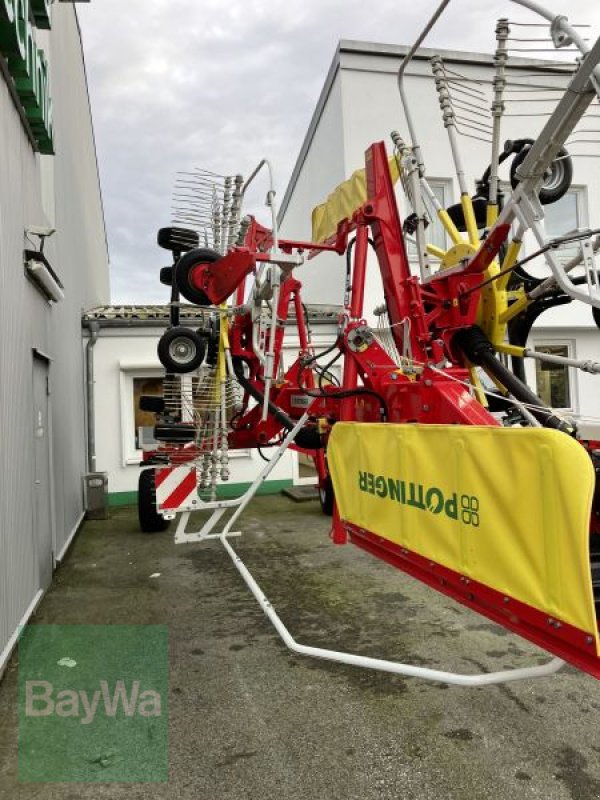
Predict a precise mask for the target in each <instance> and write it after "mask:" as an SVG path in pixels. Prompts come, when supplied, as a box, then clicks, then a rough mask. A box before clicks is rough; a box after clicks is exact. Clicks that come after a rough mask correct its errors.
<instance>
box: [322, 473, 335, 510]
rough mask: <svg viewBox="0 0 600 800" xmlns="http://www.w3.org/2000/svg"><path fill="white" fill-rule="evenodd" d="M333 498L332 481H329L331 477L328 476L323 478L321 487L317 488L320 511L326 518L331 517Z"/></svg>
mask: <svg viewBox="0 0 600 800" xmlns="http://www.w3.org/2000/svg"><path fill="white" fill-rule="evenodd" d="M334 497H335V495H334V493H333V481H332V480H331V475H328V476H327V477H326V478H325V482H324V483H323V486H319V503H321V511H322V512H323V513H324V514H325V515H326V516H328V517H331V516H332V514H333V501H334Z"/></svg>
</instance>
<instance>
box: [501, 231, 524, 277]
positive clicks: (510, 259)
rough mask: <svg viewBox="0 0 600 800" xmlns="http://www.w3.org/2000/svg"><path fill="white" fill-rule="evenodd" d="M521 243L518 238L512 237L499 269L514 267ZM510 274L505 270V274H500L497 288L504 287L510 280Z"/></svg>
mask: <svg viewBox="0 0 600 800" xmlns="http://www.w3.org/2000/svg"><path fill="white" fill-rule="evenodd" d="M522 244H523V242H521V241H519V240H518V239H513V240H512V242H511V243H510V244H509V245H508V250H507V251H506V255H505V256H504V260H503V262H502V270H501V271H504V270H507V269H510V268H511V267H514V265H515V264H516V263H517V258H518V257H519V253H520V251H521V246H522ZM510 276H511V273H510V272H507V273H506V275H502V276H501V277H500V278H498V288H499V289H506V287H507V286H508V282H509V280H510Z"/></svg>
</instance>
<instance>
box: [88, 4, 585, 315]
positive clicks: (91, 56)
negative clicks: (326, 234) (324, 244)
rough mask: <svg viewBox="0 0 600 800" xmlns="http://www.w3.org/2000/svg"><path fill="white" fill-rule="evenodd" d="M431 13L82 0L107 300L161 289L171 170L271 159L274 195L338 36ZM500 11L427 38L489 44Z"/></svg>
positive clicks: (472, 46) (454, 7)
mask: <svg viewBox="0 0 600 800" xmlns="http://www.w3.org/2000/svg"><path fill="white" fill-rule="evenodd" d="M428 5H429V4H428ZM586 5H587V2H586V0H571V2H570V3H569V16H570V18H571V19H572V20H573V21H574V22H579V21H583V22H593V23H594V24H595V28H596V30H597V29H598V28H600V11H599V10H593V11H591V10H589V9H586ZM429 13H430V10H429V9H426V10H425V11H424V10H423V9H422V8H421V7H420V6H419V5H418V4H416V3H415V4H410V5H409V4H399V3H398V1H397V0H377V2H372V3H370V4H369V6H368V9H366V8H365V5H364V3H362V2H358V0H321V2H316V0H285V2H284V0H245V1H244V2H241V0H230V1H229V2H228V3H223V2H222V0H202V3H199V2H198V0H152V2H151V3H149V2H148V0H127V3H123V1H122V0H92V2H91V3H90V4H89V5H84V4H81V5H79V6H78V14H79V18H80V22H81V27H82V32H83V42H84V50H85V55H86V62H87V70H88V77H89V83H90V94H91V100H92V111H93V116H94V123H95V129H96V139H97V143H98V156H99V162H100V172H101V180H102V189H103V194H104V204H105V211H106V221H107V227H108V235H109V246H110V253H111V262H112V276H111V282H112V293H113V300H114V302H137V303H143V302H166V301H167V300H168V290H167V289H166V287H164V286H162V285H161V284H160V283H159V281H158V269H159V268H160V267H161V266H163V265H164V264H166V263H167V261H168V258H169V255H168V253H166V252H165V251H162V255H161V251H160V250H159V249H158V247H157V246H156V244H155V237H156V230H157V229H158V228H159V227H161V226H162V225H167V224H169V222H170V207H171V194H172V190H173V185H174V181H175V176H176V173H177V172H178V171H180V170H188V169H191V168H193V167H195V166H200V167H204V168H207V169H211V170H213V171H215V172H217V173H223V174H234V173H237V172H241V173H243V174H246V175H247V174H248V173H249V172H250V171H251V170H252V169H253V167H254V166H255V165H256V164H257V163H258V161H259V160H260V159H261V158H262V157H268V158H269V159H270V160H271V161H272V163H273V165H274V170H275V175H276V182H277V189H278V196H279V197H280V198H281V197H282V196H283V193H284V190H285V187H286V185H287V182H288V180H289V177H290V175H291V171H292V169H293V166H294V163H295V160H296V157H297V155H298V152H299V149H300V145H301V143H302V140H303V138H304V135H305V133H306V129H307V127H308V124H309V122H310V119H311V116H312V112H313V110H314V106H315V103H316V101H317V98H318V96H319V92H320V90H321V86H322V84H323V81H324V79H325V76H326V74H327V70H328V68H329V65H330V63H331V59H332V58H333V55H334V52H335V48H336V46H337V42H338V40H339V39H342V38H346V39H358V40H365V41H375V42H385V43H394V44H411V43H412V41H413V40H414V38H415V37H416V35H417V33H418V32H419V30H420V29H421V27H422V26H423V24H424V22H425V20H426V18H427V16H428V14H429ZM499 16H510V17H511V18H515V17H517V16H518V17H520V18H526V17H527V12H524V11H522V10H521V9H519V8H518V7H517V6H515V5H513V4H510V3H506V2H496V1H495V0H494V1H493V2H486V3H480V2H478V1H477V0H456V2H452V3H451V4H450V7H449V10H448V11H447V12H446V15H445V16H444V17H443V21H442V22H440V23H439V24H438V26H437V27H436V28H435V29H434V31H433V32H432V34H431V36H430V37H429V38H428V40H427V42H426V45H428V46H439V47H445V48H454V49H462V50H475V51H482V52H491V51H492V48H493V31H494V22H495V20H496V18H497V17H499ZM592 17H594V19H592ZM529 19H531V16H530V15H529ZM332 188H333V187H332ZM265 191H266V185H263V184H260V185H259V186H257V187H256V189H255V190H254V192H253V193H252V194H251V196H250V197H249V204H250V206H251V207H253V208H255V209H259V210H260V209H261V204H262V202H263V200H264V194H265ZM263 215H264V210H261V217H262V218H263V219H266V217H265V216H263ZM165 258H166V259H167V261H166V260H165Z"/></svg>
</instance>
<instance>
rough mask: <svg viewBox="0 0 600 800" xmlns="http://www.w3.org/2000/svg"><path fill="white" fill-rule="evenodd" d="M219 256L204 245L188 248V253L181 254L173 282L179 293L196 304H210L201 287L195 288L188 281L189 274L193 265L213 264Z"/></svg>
mask: <svg viewBox="0 0 600 800" xmlns="http://www.w3.org/2000/svg"><path fill="white" fill-rule="evenodd" d="M220 258H221V256H220V255H219V253H217V252H215V251H214V250H207V249H206V248H204V247H198V248H196V249H195V250H190V252H189V253H186V254H185V255H183V256H181V258H180V259H179V261H178V262H177V264H176V265H175V283H176V285H177V288H178V289H179V291H180V292H181V294H182V295H183V296H184V297H185V299H186V300H187V301H188V302H190V303H194V305H197V306H210V305H212V304H211V302H210V300H209V298H208V295H206V294H205V293H204V292H203V291H202V290H201V289H197V288H196V287H195V286H193V285H192V283H191V282H190V274H191V272H192V270H193V269H194V268H195V267H199V266H201V265H202V264H214V263H215V261H218V260H219V259H220Z"/></svg>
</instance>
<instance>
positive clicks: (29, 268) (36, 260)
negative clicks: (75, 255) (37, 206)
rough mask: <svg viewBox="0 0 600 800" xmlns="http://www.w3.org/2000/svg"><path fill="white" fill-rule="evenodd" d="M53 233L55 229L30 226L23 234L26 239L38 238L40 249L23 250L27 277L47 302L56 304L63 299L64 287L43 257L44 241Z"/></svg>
mask: <svg viewBox="0 0 600 800" xmlns="http://www.w3.org/2000/svg"><path fill="white" fill-rule="evenodd" d="M55 232H56V230H55V228H47V227H46V228H45V227H41V226H38V225H31V226H30V227H29V228H27V229H26V231H25V234H26V235H27V236H28V237H29V236H37V237H38V238H39V240H40V249H39V250H25V253H24V256H25V272H26V274H27V275H28V277H29V278H31V280H32V281H33V282H34V283H35V284H36V286H37V287H38V288H39V289H41V291H42V292H43V293H44V294H45V295H46V297H47V298H48V300H49V301H53V302H54V303H58V302H60V301H61V300H64V299H65V293H64V291H63V289H64V286H63V285H62V283H61V282H60V278H59V277H58V275H57V274H56V273H55V272H54V270H53V269H52V267H51V266H50V263H49V261H48V259H47V258H46V256H45V255H44V245H45V243H46V239H47V238H48V237H50V236H52V234H54V233H55Z"/></svg>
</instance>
